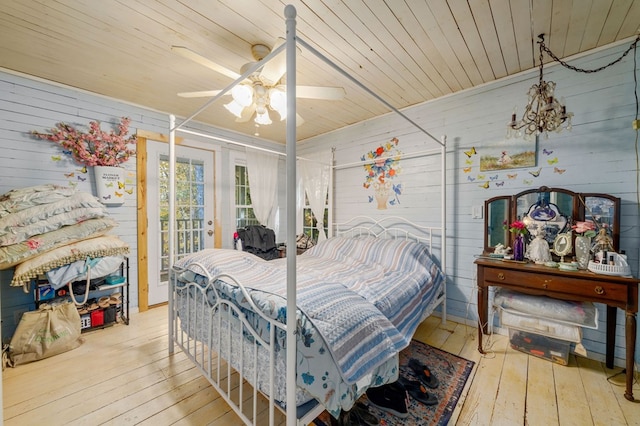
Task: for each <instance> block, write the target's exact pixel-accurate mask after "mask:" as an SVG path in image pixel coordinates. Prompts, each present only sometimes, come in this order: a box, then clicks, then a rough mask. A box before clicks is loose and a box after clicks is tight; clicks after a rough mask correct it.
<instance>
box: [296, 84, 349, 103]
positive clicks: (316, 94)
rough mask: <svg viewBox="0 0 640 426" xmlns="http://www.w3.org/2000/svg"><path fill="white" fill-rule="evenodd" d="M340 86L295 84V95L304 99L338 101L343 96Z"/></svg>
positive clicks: (343, 92)
mask: <svg viewBox="0 0 640 426" xmlns="http://www.w3.org/2000/svg"><path fill="white" fill-rule="evenodd" d="M344 95H345V91H344V89H343V88H342V87H321V86H296V97H297V98H305V99H325V100H328V101H339V100H341V99H342V98H344Z"/></svg>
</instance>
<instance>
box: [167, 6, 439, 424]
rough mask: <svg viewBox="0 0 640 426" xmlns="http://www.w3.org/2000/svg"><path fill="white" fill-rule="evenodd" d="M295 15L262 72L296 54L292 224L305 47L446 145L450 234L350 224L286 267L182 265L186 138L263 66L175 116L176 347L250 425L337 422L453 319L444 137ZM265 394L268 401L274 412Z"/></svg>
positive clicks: (232, 262) (290, 77)
mask: <svg viewBox="0 0 640 426" xmlns="http://www.w3.org/2000/svg"><path fill="white" fill-rule="evenodd" d="M285 17H286V43H285V44H283V45H282V46H280V47H279V48H277V49H274V50H273V51H272V52H271V53H270V54H269V55H268V56H267V57H265V58H264V60H263V61H262V64H261V65H263V64H264V63H265V62H267V61H269V60H270V59H271V58H273V57H274V56H275V55H277V54H278V53H280V51H281V50H282V49H286V64H287V73H286V87H287V92H286V93H287V123H286V169H287V182H286V193H287V203H286V212H287V217H290V218H291V217H296V199H295V194H296V173H297V171H296V119H295V117H296V93H295V87H296V73H295V65H296V56H295V55H296V44H297V43H298V44H301V45H302V46H303V47H305V48H307V49H308V50H309V51H311V52H312V53H314V54H315V55H316V56H318V57H319V58H320V59H322V60H323V61H325V62H327V63H328V64H329V65H330V66H331V67H333V68H334V69H336V70H337V71H338V72H340V73H341V74H343V75H344V76H345V77H347V78H348V79H350V80H351V81H352V82H354V83H355V84H357V85H358V86H359V87H361V88H362V89H363V90H365V91H367V92H368V93H370V94H371V95H372V96H374V97H376V98H377V99H378V100H379V101H381V102H383V103H384V104H385V105H386V106H388V107H389V108H390V109H392V110H393V111H394V112H396V113H397V114H399V115H401V116H402V117H403V118H405V119H406V120H407V121H409V122H410V123H412V124H413V125H414V126H416V127H417V128H418V129H419V130H420V131H421V132H423V133H425V134H426V135H428V136H429V137H430V138H431V139H433V140H435V141H436V142H437V143H438V144H439V145H440V155H441V156H442V163H441V164H442V174H441V185H442V186H441V206H442V209H441V227H440V228H429V227H423V226H419V225H416V224H412V223H410V222H408V221H404V220H402V219H400V218H396V217H386V218H384V219H382V220H374V221H370V220H368V219H362V218H358V219H354V221H350V225H351V226H350V229H347V228H346V227H344V226H337V227H335V230H336V232H337V235H336V236H335V237H333V238H329V239H328V240H326V241H323V242H322V243H321V244H318V245H317V246H316V247H314V248H313V249H311V250H309V251H308V252H307V253H305V254H304V255H302V256H299V258H298V257H296V256H295V250H289V254H292V255H288V256H287V257H286V259H279V260H275V261H268V262H267V261H264V260H262V259H259V258H257V257H256V256H253V255H251V254H248V253H244V252H238V251H235V250H225V249H211V250H203V251H201V252H198V253H194V254H193V255H190V256H187V257H186V258H183V259H181V260H180V261H179V262H178V263H175V262H174V256H173V253H174V244H175V242H174V238H175V236H174V234H175V232H174V229H173V227H174V221H175V217H174V215H175V207H174V204H175V132H176V131H182V132H186V133H189V132H190V131H188V130H187V129H184V128H182V126H184V125H185V124H187V123H188V122H189V121H191V120H192V119H193V118H194V117H195V116H196V115H197V114H199V113H200V112H201V111H203V110H204V109H205V108H206V107H207V106H208V105H210V104H211V103H212V102H214V101H216V100H217V99H218V98H219V97H221V96H223V95H224V94H226V93H227V92H228V91H229V90H230V89H231V88H232V87H233V86H235V85H236V84H238V83H239V82H241V81H242V80H244V79H245V78H246V76H247V75H248V74H250V73H251V72H253V71H255V69H257V66H254V67H253V68H252V69H249V70H247V71H246V72H245V74H243V75H242V76H240V77H239V78H238V79H237V80H236V81H234V82H233V83H232V84H231V85H229V86H228V87H227V88H225V89H224V90H222V91H221V92H220V93H219V94H218V95H216V96H215V97H213V98H212V99H211V100H210V101H209V102H207V103H206V104H205V105H204V106H203V107H202V108H200V109H199V110H198V111H196V113H194V114H193V115H191V116H190V117H188V118H187V119H185V120H184V121H183V122H182V123H180V124H179V125H177V126H176V125H175V120H174V118H173V116H172V117H171V122H170V137H169V158H170V159H169V193H170V196H169V216H170V217H169V235H170V238H169V253H170V255H169V267H170V270H171V275H172V277H171V279H170V283H171V285H170V289H169V293H170V294H169V351H170V352H171V353H173V351H174V348H175V346H178V347H179V348H180V349H181V350H182V351H183V352H184V353H185V354H186V355H187V356H188V358H190V359H191V360H192V361H193V362H194V363H195V364H196V366H197V367H198V368H199V369H200V370H201V372H202V373H203V374H204V375H205V376H206V377H207V379H208V380H209V382H210V383H211V384H212V385H213V386H214V388H215V389H216V390H217V391H218V392H219V393H220V394H221V396H222V397H223V398H224V399H225V400H226V401H227V403H229V405H230V406H231V408H233V410H234V411H235V412H236V414H238V416H239V417H240V418H241V419H242V420H243V421H244V422H245V423H247V424H263V421H264V419H265V418H266V417H268V419H269V420H268V422H269V424H273V422H274V412H275V408H277V407H286V417H287V424H288V425H294V424H296V423H299V424H306V423H308V422H309V421H311V420H313V418H314V417H315V416H316V415H317V414H319V413H320V412H321V411H322V410H323V409H325V408H327V409H329V411H330V412H332V414H334V415H335V413H336V412H339V410H340V409H348V408H349V407H350V406H351V405H353V403H355V400H356V399H357V398H358V397H359V396H360V395H361V394H362V393H364V391H365V390H366V388H368V387H369V386H377V385H381V384H384V383H386V382H390V381H393V380H395V378H397V374H398V371H397V370H398V365H397V354H398V352H399V351H400V350H401V349H402V348H403V347H406V346H407V345H408V344H409V341H410V339H411V337H412V335H413V332H414V331H415V328H416V327H417V325H418V324H419V323H420V322H421V321H422V320H423V319H424V318H426V316H428V315H430V314H431V313H432V312H433V311H434V310H435V309H436V308H437V307H438V306H440V307H441V309H442V317H443V321H444V318H445V315H446V309H445V301H446V292H445V287H446V280H445V275H444V271H445V267H446V261H445V259H446V232H445V231H446V227H445V216H446V209H445V193H444V189H445V187H446V179H445V174H446V158H445V157H446V149H445V144H444V140H443V141H439V140H438V139H436V138H434V137H433V136H431V135H430V134H429V133H428V132H427V131H426V130H424V129H422V128H421V127H420V126H419V125H418V124H416V123H414V122H413V121H412V120H411V119H409V118H408V117H406V116H405V115H404V114H403V113H402V112H400V111H398V110H397V109H395V108H394V107H393V106H391V105H390V104H388V103H387V102H386V101H385V100H383V99H382V98H380V97H379V96H377V95H376V94H375V93H373V92H371V91H370V90H369V89H368V88H366V87H365V86H363V85H362V84H361V83H359V82H358V81H357V80H355V79H354V78H353V77H351V76H349V75H348V74H347V73H346V72H344V71H343V70H342V69H340V68H339V67H338V66H337V65H335V64H333V63H332V62H331V61H330V60H329V59H327V58H325V57H324V56H323V55H321V54H320V53H319V52H318V51H317V50H315V49H314V48H313V47H311V46H309V45H308V44H307V43H306V42H304V40H301V39H300V38H298V37H297V36H296V33H295V17H296V11H295V8H294V7H293V6H291V5H288V6H287V7H286V8H285ZM330 229H334V228H333V225H332V224H330ZM434 233H435V235H434ZM438 233H439V234H438ZM286 235H287V238H286V244H287V246H288V247H295V246H296V223H295V220H289V221H287V226H286ZM434 238H435V239H436V240H437V241H439V243H440V246H439V247H438V248H439V251H440V259H439V260H435V261H434V260H433V254H432V253H433V252H432V249H433V241H434ZM438 263H439V264H438ZM381 276H382V277H383V278H384V279H382V280H381V279H380V277H381ZM375 289H377V290H375ZM287 342H296V344H287ZM323 372H324V373H323ZM259 393H261V394H263V395H264V396H265V397H266V398H268V407H265V406H264V404H265V403H264V399H261V398H259V397H258V394H259ZM318 401H321V404H318ZM265 413H268V414H265Z"/></svg>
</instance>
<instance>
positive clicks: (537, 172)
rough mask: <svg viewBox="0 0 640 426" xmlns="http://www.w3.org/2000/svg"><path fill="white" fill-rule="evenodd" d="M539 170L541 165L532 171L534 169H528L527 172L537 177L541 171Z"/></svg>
mask: <svg viewBox="0 0 640 426" xmlns="http://www.w3.org/2000/svg"><path fill="white" fill-rule="evenodd" d="M541 171H542V167H541V168H539V169H538V170H535V171H534V170H530V171H529V174H530V175H531V176H533V177H538V176H540V172H541Z"/></svg>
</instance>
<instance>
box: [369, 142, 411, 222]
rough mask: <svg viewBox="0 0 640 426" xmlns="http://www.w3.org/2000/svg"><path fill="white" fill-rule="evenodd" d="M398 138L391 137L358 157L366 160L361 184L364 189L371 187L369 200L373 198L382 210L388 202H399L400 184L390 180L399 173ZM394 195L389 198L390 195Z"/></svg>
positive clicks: (371, 200) (399, 154)
mask: <svg viewBox="0 0 640 426" xmlns="http://www.w3.org/2000/svg"><path fill="white" fill-rule="evenodd" d="M398 142H399V140H398V138H392V139H391V140H390V141H389V142H387V143H385V144H383V145H380V146H378V147H377V148H376V149H374V150H372V151H369V152H368V153H366V154H365V155H363V156H362V157H361V158H360V159H361V160H362V161H368V162H367V163H366V164H364V165H363V167H364V170H365V173H366V175H365V180H364V184H363V185H362V186H363V187H364V188H365V189H369V188H370V187H373V189H374V197H371V196H370V197H369V202H373V200H374V199H375V201H376V204H377V208H378V210H384V209H386V208H387V205H388V204H391V205H395V204H396V203H397V204H399V203H400V201H399V199H398V195H400V194H401V193H402V185H401V184H397V185H393V184H392V183H391V180H392V179H394V178H395V177H396V176H397V175H398V173H400V156H401V155H402V152H400V150H398ZM392 195H394V196H395V197H394V198H392V199H391V200H389V198H391V196H392Z"/></svg>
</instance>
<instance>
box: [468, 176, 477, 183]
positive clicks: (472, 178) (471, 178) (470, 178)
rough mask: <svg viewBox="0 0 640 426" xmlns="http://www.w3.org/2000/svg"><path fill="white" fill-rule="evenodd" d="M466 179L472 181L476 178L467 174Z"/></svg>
mask: <svg viewBox="0 0 640 426" xmlns="http://www.w3.org/2000/svg"><path fill="white" fill-rule="evenodd" d="M467 180H468V181H469V182H473V181H474V180H476V178H474V177H471V176H467Z"/></svg>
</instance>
